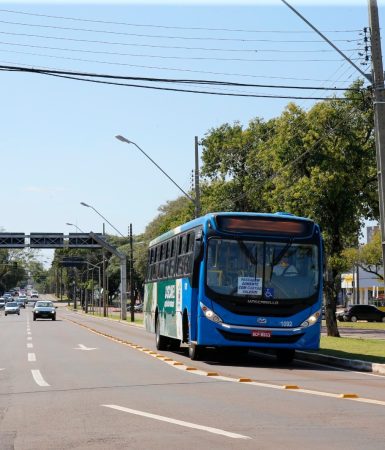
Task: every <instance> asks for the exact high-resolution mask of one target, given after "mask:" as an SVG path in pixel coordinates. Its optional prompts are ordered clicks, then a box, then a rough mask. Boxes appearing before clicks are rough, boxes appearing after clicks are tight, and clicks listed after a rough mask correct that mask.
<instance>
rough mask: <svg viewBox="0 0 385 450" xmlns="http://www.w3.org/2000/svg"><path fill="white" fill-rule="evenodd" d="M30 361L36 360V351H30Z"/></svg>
mask: <svg viewBox="0 0 385 450" xmlns="http://www.w3.org/2000/svg"><path fill="white" fill-rule="evenodd" d="M28 362H36V355H35V353H28Z"/></svg>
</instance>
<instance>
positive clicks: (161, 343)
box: [155, 316, 168, 350]
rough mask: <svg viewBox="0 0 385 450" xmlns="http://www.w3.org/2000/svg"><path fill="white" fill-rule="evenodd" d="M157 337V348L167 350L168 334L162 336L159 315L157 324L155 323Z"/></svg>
mask: <svg viewBox="0 0 385 450" xmlns="http://www.w3.org/2000/svg"><path fill="white" fill-rule="evenodd" d="M155 339H156V342H155V343H156V349H157V350H166V348H167V344H168V339H167V338H166V336H162V335H161V334H160V323H159V316H157V318H156V325H155Z"/></svg>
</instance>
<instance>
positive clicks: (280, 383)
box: [0, 307, 385, 450]
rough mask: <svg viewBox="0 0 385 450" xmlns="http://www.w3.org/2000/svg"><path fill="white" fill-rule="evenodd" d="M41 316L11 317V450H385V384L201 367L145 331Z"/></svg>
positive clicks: (7, 380)
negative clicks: (159, 346) (160, 346)
mask: <svg viewBox="0 0 385 450" xmlns="http://www.w3.org/2000/svg"><path fill="white" fill-rule="evenodd" d="M31 309H32V308H31V307H27V309H26V310H25V311H24V310H23V311H22V313H21V315H20V316H8V317H4V315H1V316H0V342H1V344H0V449H1V450H10V449H16V450H25V449H28V450H34V449H36V450H37V449H39V450H45V449H55V450H56V449H69V448H71V449H103V450H104V449H106V450H107V449H108V450H109V449H120V450H121V449H126V448H127V449H165V448H167V449H177V448H178V449H180V448H183V449H190V448H191V449H193V448H194V449H196V447H197V446H199V447H201V448H204V449H235V448H236V449H280V448H282V449H283V448H285V449H294V448H312V449H325V448H328V449H340V448H344V447H346V448H349V449H360V450H361V449H362V448H370V449H383V448H384V435H383V424H384V423H385V377H381V376H376V375H372V374H365V373H358V372H350V371H344V370H338V369H334V368H331V367H326V366H319V365H311V364H305V363H304V362H300V361H296V362H295V363H294V364H293V365H292V366H290V367H283V366H279V365H278V364H277V363H276V361H275V359H270V358H268V357H266V356H262V355H258V354H250V355H249V356H248V357H247V358H245V359H243V360H238V361H226V360H224V361H220V360H218V359H216V358H214V357H213V356H214V354H211V355H210V353H208V358H207V360H206V361H201V362H192V361H190V360H189V359H188V357H187V351H186V349H182V350H181V351H179V352H177V353H174V352H162V354H161V355H160V354H159V353H157V352H156V351H155V346H154V337H153V336H152V335H150V334H148V333H147V332H145V330H143V329H142V328H140V327H135V326H130V325H127V324H122V323H119V322H116V321H110V320H106V319H100V318H94V317H89V316H85V315H84V314H82V313H76V312H71V311H67V310H66V309H65V308H64V307H59V309H58V313H57V321H56V322H54V321H48V320H38V321H36V322H33V321H32V313H31ZM119 339H120V341H119ZM175 363H177V364H175ZM215 373H216V374H217V375H215ZM240 380H243V381H240ZM247 380H249V381H247ZM250 380H252V381H250ZM294 386H297V387H298V388H297V389H294V388H293V387H294ZM343 394H345V395H343ZM352 394H355V395H356V396H357V397H355V398H352V397H351V396H352ZM344 397H345V398H344ZM346 397H349V398H346Z"/></svg>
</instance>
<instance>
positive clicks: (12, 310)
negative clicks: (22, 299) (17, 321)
mask: <svg viewBox="0 0 385 450" xmlns="http://www.w3.org/2000/svg"><path fill="white" fill-rule="evenodd" d="M8 314H17V315H18V316H20V306H19V304H18V303H17V302H8V303H6V304H5V307H4V315H5V316H7V315H8Z"/></svg>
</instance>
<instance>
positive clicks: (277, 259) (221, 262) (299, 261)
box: [143, 212, 323, 363]
mask: <svg viewBox="0 0 385 450" xmlns="http://www.w3.org/2000/svg"><path fill="white" fill-rule="evenodd" d="M322 249H323V244H322V237H321V233H320V228H319V226H318V225H317V224H316V223H314V222H313V221H312V220H310V219H306V218H302V217H297V216H294V215H292V214H288V213H275V214H262V213H261V214H260V213H235V212H219V213H210V214H207V215H205V216H203V217H200V218H197V219H194V220H192V221H190V222H188V223H186V224H184V225H181V226H179V227H177V228H175V229H173V230H172V231H169V232H167V233H165V234H163V235H161V236H159V237H158V238H156V239H154V240H153V241H152V242H151V243H150V245H149V251H148V266H147V276H146V281H145V289H144V306H143V312H144V323H145V327H146V330H147V331H149V332H152V333H154V334H155V336H156V347H157V349H158V350H165V349H167V348H170V349H178V348H179V346H180V345H181V343H186V344H187V345H188V348H189V356H190V358H191V359H193V360H198V359H201V358H203V355H204V350H205V348H207V347H213V348H215V349H218V350H220V351H222V353H224V354H226V352H229V353H232V354H237V353H239V354H240V353H245V352H247V351H248V350H249V349H265V350H267V349H270V350H273V351H274V353H275V354H276V356H277V358H278V360H279V361H280V362H283V363H290V362H291V361H292V359H293V358H294V355H295V350H296V349H298V350H315V349H318V348H319V342H320V332H321V305H322V267H323V254H322Z"/></svg>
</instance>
